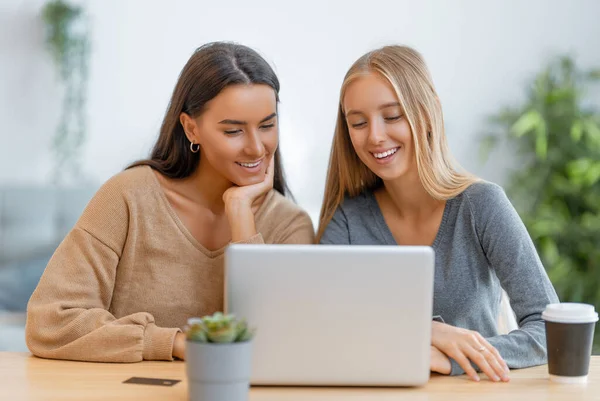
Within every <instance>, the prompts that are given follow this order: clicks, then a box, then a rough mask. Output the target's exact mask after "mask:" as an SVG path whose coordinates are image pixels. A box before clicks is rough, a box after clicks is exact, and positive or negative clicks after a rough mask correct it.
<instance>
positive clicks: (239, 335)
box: [186, 312, 254, 343]
mask: <svg viewBox="0 0 600 401" xmlns="http://www.w3.org/2000/svg"><path fill="white" fill-rule="evenodd" d="M253 336H254V330H253V329H250V328H249V327H248V325H247V324H246V322H245V321H244V320H238V319H237V318H236V317H235V315H232V314H229V315H224V314H223V313H221V312H216V313H215V314H213V315H212V316H210V315H208V316H204V317H202V318H196V319H190V322H189V326H188V327H187V328H186V337H187V339H188V340H189V341H195V342H201V343H234V342H245V341H250V340H251V339H252V337H253Z"/></svg>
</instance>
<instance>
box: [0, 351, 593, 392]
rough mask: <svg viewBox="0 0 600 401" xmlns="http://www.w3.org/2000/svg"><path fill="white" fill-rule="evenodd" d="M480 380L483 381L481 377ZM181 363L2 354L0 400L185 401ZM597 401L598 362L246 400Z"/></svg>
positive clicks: (277, 389)
mask: <svg viewBox="0 0 600 401" xmlns="http://www.w3.org/2000/svg"><path fill="white" fill-rule="evenodd" d="M133 376H137V377H151V378H161V379H176V380H181V382H179V383H177V384H175V385H174V386H172V387H159V386H151V385H140V384H124V383H123V381H125V380H127V379H129V378H130V377H133ZM483 377H484V376H482V378H483ZM187 397H188V394H187V383H186V378H185V364H184V363H183V362H140V363H132V364H108V363H89V362H70V361H53V360H46V359H39V358H36V357H33V356H31V355H30V354H27V353H10V352H0V400H3V401H4V400H7V401H9V400H10V401H12V400H19V401H20V400H27V401H29V400H31V401H37V400H44V401H54V400H56V401H58V400H60V401H64V400H111V401H121V400H137V399H139V400H144V401H153V400H174V401H177V400H180V401H183V400H187ZM481 399H485V400H502V401H519V400H526V401H534V400H600V357H592V362H591V365H590V376H589V381H588V383H587V384H576V385H573V384H570V385H567V384H556V383H552V382H550V381H549V380H548V367H547V366H546V365H544V366H537V367H534V368H529V369H521V370H513V371H512V372H511V381H510V382H509V383H493V382H489V381H487V379H485V378H483V380H482V381H481V382H479V383H475V382H472V381H470V380H468V379H467V377H465V376H458V377H447V376H439V375H433V376H432V377H431V379H430V380H429V383H427V385H425V386H424V387H420V388H292V387H252V389H251V390H250V397H249V401H396V400H403V401H404V400H406V401H435V400H444V401H447V400H478V401H479V400H481Z"/></svg>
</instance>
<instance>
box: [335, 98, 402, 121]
mask: <svg viewBox="0 0 600 401" xmlns="http://www.w3.org/2000/svg"><path fill="white" fill-rule="evenodd" d="M388 107H400V103H399V102H390V103H384V104H382V105H381V106H379V107H378V109H379V110H383V109H387V108H388ZM352 114H363V113H362V112H360V111H358V110H349V111H348V112H347V113H346V117H348V116H349V115H352Z"/></svg>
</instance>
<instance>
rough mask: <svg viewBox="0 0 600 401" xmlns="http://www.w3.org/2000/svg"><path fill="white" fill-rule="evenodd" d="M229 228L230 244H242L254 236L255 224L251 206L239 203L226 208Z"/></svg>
mask: <svg viewBox="0 0 600 401" xmlns="http://www.w3.org/2000/svg"><path fill="white" fill-rule="evenodd" d="M225 212H226V213H227V219H228V220H229V228H230V230H231V242H243V241H247V240H248V239H250V238H252V237H253V236H254V235H256V223H255V221H254V212H253V211H252V206H251V205H249V204H247V203H244V202H240V203H233V204H231V205H230V206H228V207H227V208H226V211H225Z"/></svg>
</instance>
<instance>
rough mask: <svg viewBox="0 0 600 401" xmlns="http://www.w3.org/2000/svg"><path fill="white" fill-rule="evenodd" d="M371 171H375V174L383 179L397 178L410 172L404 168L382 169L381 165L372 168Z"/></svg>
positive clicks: (391, 179)
mask: <svg viewBox="0 0 600 401" xmlns="http://www.w3.org/2000/svg"><path fill="white" fill-rule="evenodd" d="M371 171H372V172H373V173H375V175H376V176H377V177H379V178H381V179H382V180H383V181H393V180H397V179H398V178H402V177H404V176H406V175H407V174H408V171H407V170H406V169H404V168H402V169H393V170H388V169H382V168H381V167H380V168H377V169H371Z"/></svg>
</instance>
